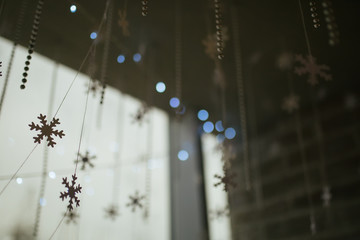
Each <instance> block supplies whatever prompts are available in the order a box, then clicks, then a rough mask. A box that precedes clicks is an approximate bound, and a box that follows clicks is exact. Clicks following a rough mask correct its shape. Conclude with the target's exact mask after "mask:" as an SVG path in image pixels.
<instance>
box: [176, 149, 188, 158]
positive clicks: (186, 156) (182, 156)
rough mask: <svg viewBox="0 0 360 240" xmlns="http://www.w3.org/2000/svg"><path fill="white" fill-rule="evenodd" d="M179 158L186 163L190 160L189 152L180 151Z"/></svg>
mask: <svg viewBox="0 0 360 240" xmlns="http://www.w3.org/2000/svg"><path fill="white" fill-rule="evenodd" d="M178 158H179V160H181V161H186V160H188V158H189V153H188V152H187V151H185V150H180V151H179V152H178Z"/></svg>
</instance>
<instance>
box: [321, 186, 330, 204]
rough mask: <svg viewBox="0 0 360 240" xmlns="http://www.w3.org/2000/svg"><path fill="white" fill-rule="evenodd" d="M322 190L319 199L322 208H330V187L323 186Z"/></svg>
mask: <svg viewBox="0 0 360 240" xmlns="http://www.w3.org/2000/svg"><path fill="white" fill-rule="evenodd" d="M322 190H323V193H322V195H321V198H322V200H323V206H324V207H329V206H330V201H331V192H330V187H329V186H324V187H323V189H322Z"/></svg>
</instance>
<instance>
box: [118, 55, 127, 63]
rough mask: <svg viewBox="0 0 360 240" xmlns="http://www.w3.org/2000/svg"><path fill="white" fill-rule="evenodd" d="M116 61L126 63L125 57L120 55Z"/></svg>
mask: <svg viewBox="0 0 360 240" xmlns="http://www.w3.org/2000/svg"><path fill="white" fill-rule="evenodd" d="M116 60H117V62H118V63H123V62H125V56H124V55H122V54H120V55H119V56H118V57H117V59H116Z"/></svg>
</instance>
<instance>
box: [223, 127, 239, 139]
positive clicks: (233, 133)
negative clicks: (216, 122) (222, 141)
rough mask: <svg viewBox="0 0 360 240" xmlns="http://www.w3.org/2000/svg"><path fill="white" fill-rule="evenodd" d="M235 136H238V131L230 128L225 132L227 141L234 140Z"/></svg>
mask: <svg viewBox="0 0 360 240" xmlns="http://www.w3.org/2000/svg"><path fill="white" fill-rule="evenodd" d="M235 136H236V131H235V129H234V128H231V127H230V128H227V129H226V130H225V137H226V138H227V139H233V138H234V137H235Z"/></svg>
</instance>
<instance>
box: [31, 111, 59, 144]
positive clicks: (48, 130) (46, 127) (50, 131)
mask: <svg viewBox="0 0 360 240" xmlns="http://www.w3.org/2000/svg"><path fill="white" fill-rule="evenodd" d="M38 119H40V123H41V126H39V125H38V124H36V125H35V123H34V122H31V124H29V127H30V130H34V129H35V131H40V132H41V133H39V134H38V135H37V136H36V137H33V138H34V139H35V141H34V143H41V140H43V138H44V136H45V137H47V139H46V140H47V141H48V146H51V147H54V145H55V144H56V142H55V141H54V138H53V137H52V135H54V136H56V137H60V138H62V137H63V136H65V134H64V133H63V130H61V131H58V130H54V127H55V126H56V125H58V124H60V122H59V119H58V118H57V119H55V118H53V120H52V121H51V122H50V124H47V121H46V115H42V114H41V113H40V116H39V117H38Z"/></svg>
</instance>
